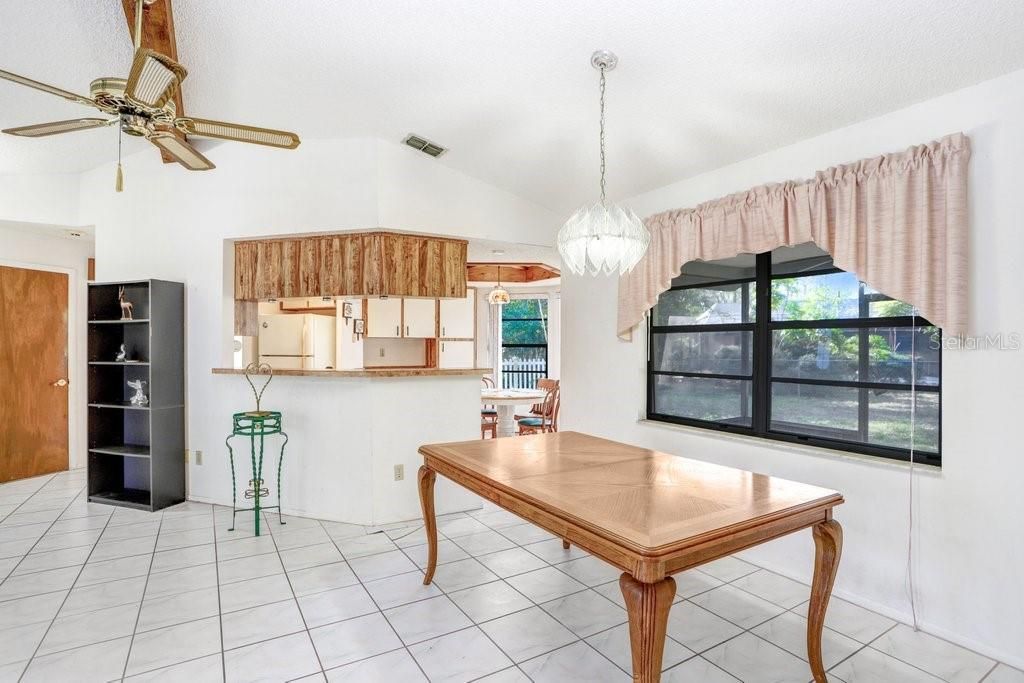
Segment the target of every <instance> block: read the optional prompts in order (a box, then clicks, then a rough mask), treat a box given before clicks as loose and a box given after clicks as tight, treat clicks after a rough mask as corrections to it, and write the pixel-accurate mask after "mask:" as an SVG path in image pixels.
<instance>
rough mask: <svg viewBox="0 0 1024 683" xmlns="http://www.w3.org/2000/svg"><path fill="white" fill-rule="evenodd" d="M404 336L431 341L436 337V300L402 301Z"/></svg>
mask: <svg viewBox="0 0 1024 683" xmlns="http://www.w3.org/2000/svg"><path fill="white" fill-rule="evenodd" d="M402 306H403V313H402V315H403V318H404V320H405V323H404V324H405V326H404V328H403V330H402V331H403V332H404V333H405V334H404V336H406V337H414V338H423V339H433V338H434V337H436V336H437V300H436V299H403V300H402Z"/></svg>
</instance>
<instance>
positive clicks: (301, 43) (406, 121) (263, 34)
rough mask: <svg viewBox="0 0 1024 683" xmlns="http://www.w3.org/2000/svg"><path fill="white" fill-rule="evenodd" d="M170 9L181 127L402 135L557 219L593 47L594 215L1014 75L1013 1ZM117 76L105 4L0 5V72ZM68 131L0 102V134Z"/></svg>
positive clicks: (31, 157)
mask: <svg viewBox="0 0 1024 683" xmlns="http://www.w3.org/2000/svg"><path fill="white" fill-rule="evenodd" d="M174 7H175V24H176V27H177V35H178V51H179V58H180V59H181V61H182V62H183V63H184V64H185V65H186V67H188V68H189V70H190V76H189V78H188V80H187V81H185V84H184V96H185V107H186V111H188V112H190V113H193V114H196V115H199V116H205V117H210V118H221V119H227V120H236V121H239V122H243V123H252V124H255V125H266V126H273V127H282V128H291V129H294V130H296V131H297V132H298V133H299V134H300V135H302V136H303V137H304V138H305V139H307V140H311V139H315V138H327V137H349V136H363V135H373V136H377V137H380V138H384V139H388V140H396V141H397V140H399V139H401V138H402V137H403V136H404V135H405V134H406V133H409V132H411V131H414V132H416V133H418V134H421V135H424V136H426V137H428V138H430V139H432V140H435V141H437V142H440V143H442V144H444V145H447V146H448V147H450V149H451V151H450V152H449V153H448V154H446V155H445V156H444V157H442V158H441V159H439V160H438V162H437V163H442V164H446V165H449V166H451V167H453V168H456V169H458V170H460V171H463V172H465V173H468V174H470V175H473V176H476V177H478V178H481V179H483V180H485V181H488V182H490V183H492V184H494V185H496V186H499V187H501V188H504V189H507V190H509V191H511V192H514V193H516V194H518V195H520V196H522V197H525V198H528V199H531V200H533V201H536V202H538V203H540V204H542V205H544V206H547V207H549V208H552V209H555V210H557V211H568V210H569V209H570V208H572V207H573V206H574V205H576V204H579V203H582V202H585V201H590V200H592V199H593V198H594V196H595V194H596V186H597V177H596V170H597V130H596V128H597V127H596V115H597V102H596V99H597V75H596V72H594V71H593V70H592V69H591V68H590V66H589V63H588V60H589V56H590V53H591V52H592V51H593V50H594V49H596V48H608V49H611V50H614V51H615V52H617V53H618V55H619V58H620V60H621V62H620V65H619V68H618V69H617V70H616V71H614V72H612V73H610V74H609V84H608V97H609V102H608V136H609V138H608V163H609V166H608V170H609V194H611V195H612V196H613V197H622V196H628V195H632V194H635V193H637V192H639V191H643V190H646V189H650V188H653V187H657V186H659V185H662V184H665V183H668V182H672V181H675V180H679V179H681V178H684V177H686V176H689V175H693V174H695V173H699V172H701V171H704V170H708V169H711V168H715V167H719V166H722V165H724V164H727V163H730V162H732V161H736V160H739V159H742V158H746V157H749V156H752V155H755V154H758V153H761V152H764V151H767V150H770V149H773V148H777V147H779V146H782V145H785V144H788V143H790V142H793V141H796V140H799V139H802V138H806V137H809V136H812V135H814V134H817V133H821V132H824V131H827V130H831V129H834V128H837V127H840V126H842V125H845V124H849V123H852V122H855V121H859V120H863V119H865V118H869V117H871V116H875V115H878V114H881V113H884V112H887V111H892V110H894V109H898V108H900V107H903V106H905V105H908V104H911V103H913V102H917V101H921V100H924V99H927V98H929V97H932V96H935V95H938V94H941V93H944V92H948V91H951V90H954V89H956V88H959V87H963V86H966V85H969V84H973V83H976V82H979V81H981V80H984V79H987V78H990V77H993V76H997V75H999V74H1002V73H1006V72H1008V71H1012V70H1015V69H1018V68H1022V67H1024V31H1022V30H1021V27H1022V26H1024V2H1021V1H1020V0H978V1H977V2H964V1H963V0H903V1H901V2H893V1H892V0H845V1H844V2H825V1H823V0H759V1H757V2H755V1H752V0H743V1H740V0H717V1H715V2H707V1H706V0H646V1H645V0H633V1H623V0H617V1H615V2H611V1H610V0H558V1H557V2H555V1H552V0H518V1H517V2H515V3H511V2H504V1H501V2H499V1H497V0H459V1H455V0H423V1H414V0H394V1H389V2H379V1H378V2H365V1H363V2H358V1H349V0H346V1H340V0H303V1H302V2H295V1H294V0H292V1H288V0H246V1H244V2H243V1H242V0H231V1H228V0H218V1H213V0H174ZM130 56H131V46H130V44H129V39H128V32H127V29H126V27H125V21H124V16H123V14H122V10H121V3H120V0H33V1H32V2H26V1H25V0H0V68H2V69H6V70H9V71H14V72H17V73H21V74H24V75H26V76H29V77H31V78H35V79H37V80H42V81H45V82H49V83H52V84H54V85H57V86H60V87H64V88H66V89H71V90H76V91H78V92H87V89H88V84H89V81H90V80H91V79H92V78H95V77H97V76H101V75H119V74H125V73H126V72H127V70H128V66H129V62H130ZM87 111H88V110H85V109H84V108H80V107H77V106H76V105H72V104H70V103H66V102H64V101H62V100H60V99H58V98H54V97H51V96H47V95H44V94H41V93H35V92H32V91H29V90H26V89H22V88H19V87H17V86H14V85H11V84H8V83H5V82H0V127H9V126H16V125H26V124H29V123H36V122H41V121H50V120H58V119H62V118H71V117H75V116H81V115H85V114H86V113H87ZM127 144H128V146H129V151H133V150H135V149H138V148H140V147H141V146H142V145H143V144H144V143H142V142H140V141H138V140H129V141H127ZM115 154H116V134H115V131H114V130H113V129H103V130H95V131H87V132H81V133H73V134H69V135H66V136H63V137H60V138H49V139H43V140H22V139H14V138H10V137H8V136H3V138H2V139H0V173H4V172H35V171H46V172H52V171H62V172H74V171H80V170H83V169H87V168H91V167H94V166H96V165H97V164H99V163H101V162H104V161H109V160H110V159H112V158H114V156H115ZM267 154H287V152H279V151H276V150H267ZM339 163H344V160H343V159H339ZM214 172H215V173H216V172H221V171H214Z"/></svg>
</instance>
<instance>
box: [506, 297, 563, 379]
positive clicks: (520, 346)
mask: <svg viewBox="0 0 1024 683" xmlns="http://www.w3.org/2000/svg"><path fill="white" fill-rule="evenodd" d="M523 299H526V300H535V301H543V300H545V299H544V297H541V296H536V297H520V298H519V299H516V300H520V301H521V300H523ZM505 310H506V309H505V307H504V306H502V307H501V321H500V322H501V326H502V332H504V326H505V323H506V322H539V323H541V324H542V325H543V326H544V329H545V333H544V338H545V339H547V338H548V336H547V330H548V318H547V317H546V316H542V317H538V318H508V319H506V318H505ZM539 348H543V349H544V370H543V371H530V370H511V371H506V370H505V349H539ZM501 365H502V372H501V376H502V388H503V389H508V388H518V387H519V385H513V386H511V387H508V386H504V385H505V384H506V383H505V376H506V374H509V372H511V373H518V374H526V375H533V374H536V375H537V376H536V377H534V378H533V379H534V382H533V384H534V387H535V386H536V384H537V382H536V380H538V379H542V378H544V377H547V376H548V368H549V367H550V366H551V357H550V349H549V343H548V342H547V341H545V342H544V343H543V344H506V343H505V335H504V334H502V336H501Z"/></svg>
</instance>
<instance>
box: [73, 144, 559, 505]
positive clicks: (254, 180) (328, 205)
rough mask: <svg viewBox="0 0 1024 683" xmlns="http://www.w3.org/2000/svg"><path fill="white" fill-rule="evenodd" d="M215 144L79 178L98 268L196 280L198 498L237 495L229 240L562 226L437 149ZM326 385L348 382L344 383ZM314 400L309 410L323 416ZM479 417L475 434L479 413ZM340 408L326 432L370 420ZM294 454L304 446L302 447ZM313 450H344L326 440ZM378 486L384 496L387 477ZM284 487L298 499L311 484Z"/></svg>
mask: <svg viewBox="0 0 1024 683" xmlns="http://www.w3.org/2000/svg"><path fill="white" fill-rule="evenodd" d="M208 155H209V157H210V158H211V159H212V160H213V161H214V162H215V163H216V164H217V169H215V170H213V171H209V172H204V173H189V172H187V171H185V170H183V169H181V168H179V167H177V166H175V165H164V164H162V163H161V162H160V158H159V155H157V154H155V153H153V152H152V150H146V152H145V153H141V154H136V155H133V156H131V157H128V158H127V159H125V163H124V166H125V174H126V178H125V191H124V192H123V193H121V194H115V193H114V192H113V188H112V187H111V183H110V179H111V177H112V173H113V166H112V165H109V164H108V165H106V166H103V167H100V168H97V169H95V170H93V171H90V172H88V173H86V174H84V175H83V176H82V180H81V197H80V215H81V217H82V220H84V221H87V222H89V223H92V224H94V225H95V226H96V253H97V256H98V258H97V265H98V272H97V275H98V277H99V278H100V279H108V280H118V279H127V278H135V277H156V278H164V279H169V280H178V281H183V282H184V283H185V285H186V325H187V330H186V339H187V346H186V349H187V351H186V353H187V389H186V392H187V407H186V410H187V411H188V416H187V420H188V433H187V444H188V447H189V448H191V449H193V450H194V449H202V450H203V451H204V453H205V454H206V457H205V458H204V464H203V465H201V466H198V465H196V464H195V461H194V459H193V460H192V462H191V464H190V465H189V495H190V496H192V497H194V498H198V499H202V500H211V501H218V502H226V501H227V502H230V490H231V480H230V476H229V474H228V471H227V467H226V463H225V457H224V456H225V454H224V448H223V442H224V436H225V435H226V433H227V430H228V428H229V427H230V423H229V418H230V413H231V412H232V410H237V409H238V408H239V407H245V406H247V405H249V402H250V401H251V399H250V398H247V396H246V392H247V391H248V387H247V386H245V383H244V381H243V380H242V379H241V378H239V377H231V376H214V375H212V374H211V372H210V370H211V368H214V367H230V365H231V353H230V350H231V346H230V343H231V337H232V319H233V302H232V297H231V283H232V277H231V271H232V268H233V252H232V250H231V248H230V245H229V244H225V240H227V239H233V238H241V237H257V236H267V235H281V234H295V233H310V232H322V231H344V230H359V229H369V228H376V227H386V228H390V229H402V230H415V231H423V232H431V233H437V234H445V235H453V236H456V237H465V238H469V237H488V238H494V237H496V236H502V235H508V234H518V231H522V232H523V233H524V234H527V235H538V234H550V235H553V234H554V231H555V230H557V225H558V217H557V216H554V215H553V214H550V213H548V212H547V211H545V210H543V209H540V208H538V207H537V206H536V205H534V204H531V203H529V202H526V201H523V200H520V199H517V198H516V197H514V196H512V195H510V194H508V193H505V192H502V191H499V190H496V189H494V188H491V187H489V186H487V185H486V184H484V183H481V182H480V181H477V180H475V179H473V178H470V177H468V176H464V175H462V174H459V173H457V172H455V171H452V170H451V169H449V168H447V167H445V166H442V165H440V164H437V163H431V160H430V159H428V158H427V157H423V158H422V160H421V159H419V158H418V157H417V152H415V151H414V150H411V149H409V148H405V147H402V146H401V145H398V144H397V143H388V142H382V141H378V140H374V139H345V140H305V141H303V143H302V145H301V146H300V147H299V148H298V149H297V150H295V151H289V152H285V151H280V150H273V149H267V148H262V147H256V146H251V145H232V144H223V145H220V146H217V147H216V148H215V149H212V150H210V151H209V154H208ZM418 156H420V157H422V156H423V155H421V154H420V155H418ZM278 381H279V380H275V382H274V385H273V386H272V387H271V388H270V389H269V390H268V392H267V396H266V402H267V405H271V404H273V403H274V402H275V401H276V400H277V399H276V398H275V396H277V397H279V398H281V399H284V398H285V397H286V396H287V395H288V393H287V392H288V391H290V390H289V389H286V388H285V386H284V379H283V378H281V380H280V384H278ZM317 386H318V387H320V385H317ZM435 388H436V387H435ZM243 389H244V391H243ZM317 391H323V392H334V391H338V392H347V391H350V389H348V388H345V387H342V386H341V383H340V382H337V381H334V382H332V383H330V384H327V385H325V386H323V387H320V388H318V390H317ZM310 398H311V399H313V400H310V406H311V408H310V416H312V415H314V414H316V415H320V412H318V409H315V408H313V407H312V406H313V403H314V400H315V398H313V397H312V396H311V397H310ZM439 398H440V397H439ZM438 404H443V401H439V402H438ZM291 405H300V404H299V403H292V404H291ZM474 408H475V406H474ZM407 409H415V406H402V407H400V409H399V410H397V411H396V416H397V417H399V418H400V417H401V416H402V414H403V413H402V411H403V410H407ZM293 412H294V409H293ZM321 412H322V411H321ZM471 414H472V415H474V417H473V418H472V419H473V420H474V428H473V430H472V432H473V433H476V429H477V428H478V427H477V426H476V423H475V420H477V419H478V418H476V417H475V412H472V413H471ZM333 419H334V420H335V422H336V423H337V425H336V426H337V428H338V430H339V431H338V432H337V434H335V433H333V432H330V434H329V435H330V436H331V438H333V437H334V436H337V435H340V434H341V433H342V430H344V429H349V430H357V429H358V426H359V425H360V424H362V423H361V422H360V419H359V416H358V415H356V414H348V415H340V416H334V418H333ZM289 420H290V424H292V425H293V429H294V430H295V431H296V432H298V431H299V430H302V429H311V428H314V427H318V426H319V425H320V424H321V420H319V419H317V420H312V419H311V417H301V416H299V415H292V416H291V417H290V418H289ZM331 429H334V427H333V426H332V427H331ZM394 429H395V430H396V431H399V432H401V433H403V434H404V431H402V430H405V431H407V430H408V429H410V427H408V426H407V425H405V426H403V422H402V421H401V420H400V419H399V420H397V421H396V422H395V426H394ZM325 434H327V432H325ZM396 438H397V437H396ZM308 443H309V444H315V443H317V442H316V441H311V442H308ZM401 443H402V444H406V445H407V441H401ZM309 447H310V448H312V445H310V446H309ZM342 447H344V448H345V449H346V451H345V452H346V453H349V454H350V455H351V457H359V456H360V454H361V453H362V454H368V452H369V451H368V449H369V448H370V447H371V442H370V441H367V440H364V439H363V437H361V436H360V437H359V438H353V439H351V440H345V443H343V444H340V445H338V448H342ZM403 447H405V446H403ZM332 448H334V447H333V446H332ZM293 455H295V456H296V457H301V456H299V454H298V451H296V453H294V454H293ZM406 455H408V454H404V453H403V454H401V456H400V457H405V456H406ZM210 456H214V457H210ZM309 457H314V456H312V455H310V456H309ZM316 457H334V456H333V455H331V454H330V452H329V451H324V452H323V453H322V454H321V455H317V456H316ZM412 457H414V458H415V457H416V456H415V453H413V455H412ZM292 462H293V463H294V462H296V461H292ZM406 485H407V482H398V483H394V484H392V485H390V491H391V492H392V493H391V494H390V495H391V496H392V497H393V498H394V500H392V501H390V502H392V503H396V504H397V503H398V502H399V501H398V499H399V498H401V497H403V496H407V495H408V491H407V490H406V488H404V487H405V486H406ZM380 487H381V491H380V494H381V495H385V494H386V493H387V491H388V489H389V485H387V484H380ZM311 493H312V492H311ZM286 494H288V495H290V496H292V500H293V501H297V500H301V496H302V495H304V494H305V492H303V491H286ZM417 504H418V503H417ZM286 505H288V503H287V502H286Z"/></svg>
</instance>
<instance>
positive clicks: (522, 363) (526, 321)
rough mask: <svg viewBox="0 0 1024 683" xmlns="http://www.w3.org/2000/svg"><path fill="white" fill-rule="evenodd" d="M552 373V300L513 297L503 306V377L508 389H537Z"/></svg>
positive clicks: (504, 384) (503, 382) (503, 383)
mask: <svg viewBox="0 0 1024 683" xmlns="http://www.w3.org/2000/svg"><path fill="white" fill-rule="evenodd" d="M547 376H548V300H547V299H513V300H512V301H510V302H509V303H507V304H505V305H504V306H502V307H501V377H502V382H501V383H502V386H503V387H504V388H506V389H511V388H520V389H533V388H534V387H536V386H537V380H538V379H540V378H541V377H547Z"/></svg>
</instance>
